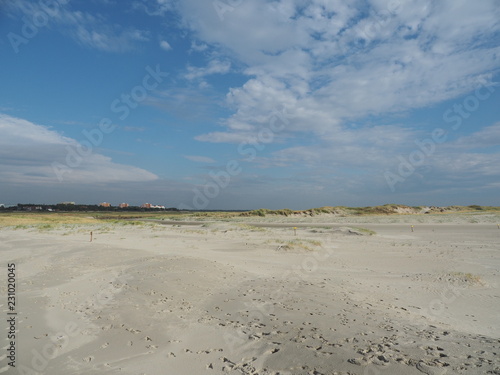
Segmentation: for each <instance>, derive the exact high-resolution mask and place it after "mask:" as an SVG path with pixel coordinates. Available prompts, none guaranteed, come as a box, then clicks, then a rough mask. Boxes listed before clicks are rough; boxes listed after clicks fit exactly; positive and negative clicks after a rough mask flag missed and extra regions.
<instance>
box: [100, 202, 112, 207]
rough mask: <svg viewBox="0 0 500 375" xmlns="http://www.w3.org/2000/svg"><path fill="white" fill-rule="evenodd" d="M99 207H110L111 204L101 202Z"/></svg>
mask: <svg viewBox="0 0 500 375" xmlns="http://www.w3.org/2000/svg"><path fill="white" fill-rule="evenodd" d="M99 206H101V207H111V203H108V202H103V203H99Z"/></svg>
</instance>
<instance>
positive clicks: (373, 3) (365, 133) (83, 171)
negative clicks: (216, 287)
mask: <svg viewBox="0 0 500 375" xmlns="http://www.w3.org/2000/svg"><path fill="white" fill-rule="evenodd" d="M499 69H500V1H499V0H481V1H476V2H472V1H466V0H442V1H430V0H420V1H410V0H394V1H382V0H359V1H358V0H310V1H303V0H275V1H269V0H251V1H250V0H220V1H219V0H215V1H212V0H207V1H200V0H182V1H177V0H132V1H118V0H45V1H26V0H17V1H15V2H12V1H8V0H0V87H1V89H0V203H5V204H15V203H18V202H24V203H28V202H33V203H56V202H60V201H75V202H77V203H99V202H102V201H108V202H110V203H112V204H118V203H121V202H128V203H130V204H141V203H144V202H150V203H156V204H163V205H166V206H169V207H180V208H193V209H205V208H207V209H217V208H219V209H253V208H259V207H268V208H285V207H288V208H292V209H304V208H310V207H319V206H324V205H332V206H333V205H350V206H365V205H375V204H384V203H402V204H409V205H424V204H430V205H449V204H483V205H500V199H499V198H500V195H499V192H500V85H499V81H500V74H499V72H500V70H499Z"/></svg>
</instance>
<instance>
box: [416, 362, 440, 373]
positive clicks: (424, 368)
mask: <svg viewBox="0 0 500 375" xmlns="http://www.w3.org/2000/svg"><path fill="white" fill-rule="evenodd" d="M416 367H417V370H418V371H420V372H423V373H424V374H426V375H443V374H445V373H446V371H447V370H446V369H442V368H435V367H432V366H429V365H426V364H425V363H424V362H418V363H417V366H416Z"/></svg>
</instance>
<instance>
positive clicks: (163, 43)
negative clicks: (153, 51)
mask: <svg viewBox="0 0 500 375" xmlns="http://www.w3.org/2000/svg"><path fill="white" fill-rule="evenodd" d="M160 48H161V49H162V50H164V51H170V50H171V49H172V46H171V45H170V44H169V43H168V42H167V41H166V40H162V41H161V42H160Z"/></svg>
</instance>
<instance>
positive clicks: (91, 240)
mask: <svg viewBox="0 0 500 375" xmlns="http://www.w3.org/2000/svg"><path fill="white" fill-rule="evenodd" d="M90 242H92V232H90Z"/></svg>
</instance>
